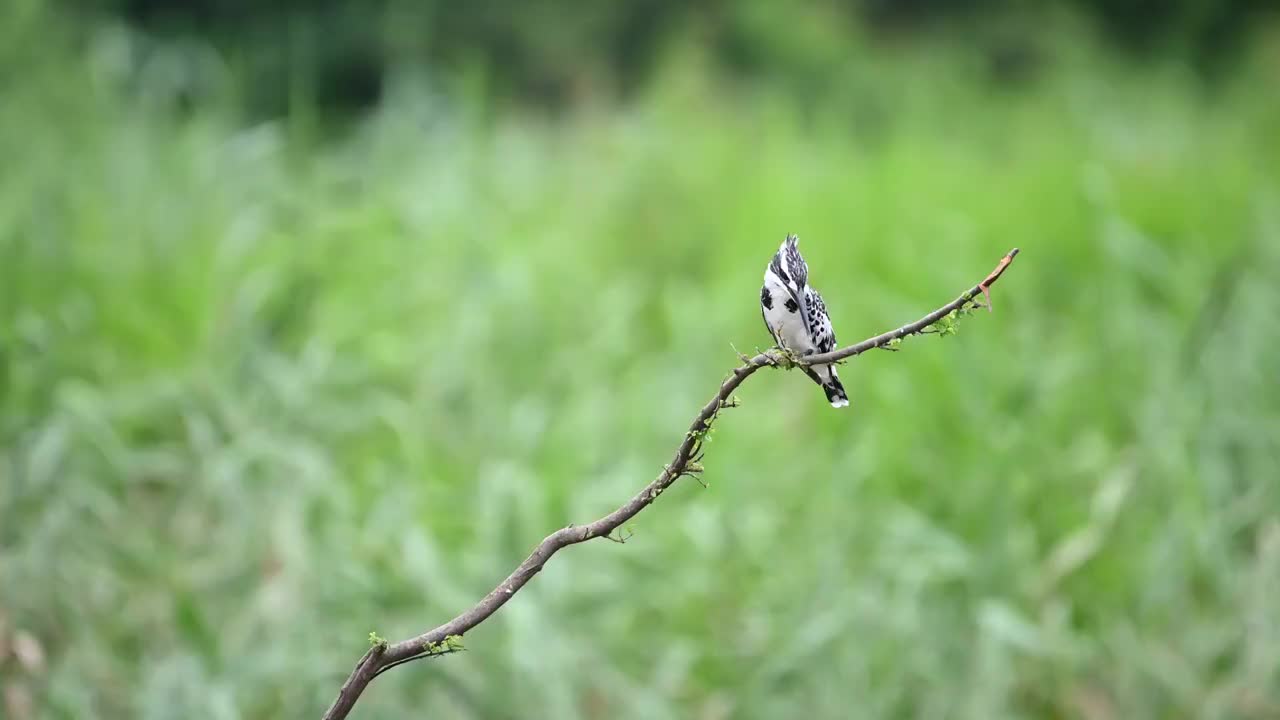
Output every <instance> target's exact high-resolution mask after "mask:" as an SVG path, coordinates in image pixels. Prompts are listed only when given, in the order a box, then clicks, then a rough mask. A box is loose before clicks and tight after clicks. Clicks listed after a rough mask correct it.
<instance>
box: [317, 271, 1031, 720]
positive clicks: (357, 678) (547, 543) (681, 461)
mask: <svg viewBox="0 0 1280 720" xmlns="http://www.w3.org/2000/svg"><path fill="white" fill-rule="evenodd" d="M1017 254H1018V249H1017V248H1014V249H1013V250H1010V251H1009V254H1007V255H1005V256H1004V258H1002V259H1001V261H1000V264H999V265H997V266H996V269H995V270H992V271H991V273H990V274H989V275H987V277H986V279H985V280H983V281H982V282H980V283H978V284H977V285H975V286H973V287H972V288H970V289H969V290H966V291H965V292H964V293H963V294H961V295H960V297H958V298H956V299H955V300H953V301H952V302H950V303H948V304H947V305H944V306H943V307H940V308H938V309H937V310H934V311H933V312H931V313H929V314H928V315H926V316H924V317H923V318H921V319H919V320H917V321H915V322H913V323H911V324H909V325H903V326H902V327H900V328H898V329H897V330H892V331H890V332H887V333H883V334H881V335H877V336H875V337H873V338H869V339H867V340H863V341H862V342H860V343H858V344H856V345H850V346H848V347H845V348H841V349H839V350H834V351H832V352H829V353H824V354H821V355H807V356H804V357H802V358H798V359H796V360H795V363H797V364H801V365H813V364H818V363H830V362H836V361H839V360H844V359H846V358H850V357H853V356H855V355H861V354H862V353H864V352H866V351H868V350H872V349H875V348H879V347H886V346H888V345H889V344H890V343H891V342H893V341H894V340H900V339H902V338H904V337H907V336H909V335H918V334H920V333H922V332H924V331H925V330H926V329H927V328H929V327H930V326H931V325H933V324H934V323H937V322H938V321H939V320H941V319H943V318H945V317H947V316H948V315H950V314H951V313H952V312H954V311H957V310H964V309H968V308H971V307H978V306H979V305H978V303H976V302H975V301H974V298H976V297H977V296H978V295H979V294H982V295H984V296H987V300H988V304H987V305H986V307H988V308H990V296H989V295H988V292H987V291H988V288H990V286H991V285H992V284H993V283H995V281H996V280H999V279H1000V276H1001V275H1002V274H1003V273H1004V270H1005V268H1006V267H1008V265H1009V263H1010V262H1011V261H1012V260H1013V258H1014V256H1016V255H1017ZM778 364H779V358H778V356H777V355H776V354H774V353H771V352H764V353H758V354H756V355H755V356H754V357H750V358H747V357H745V356H744V357H743V364H742V365H740V366H738V367H736V368H734V369H733V371H732V372H731V373H730V375H729V377H727V378H726V379H725V380H724V382H722V383H721V384H720V389H719V390H718V391H716V394H715V397H713V398H711V400H710V401H708V402H707V404H706V405H704V406H703V407H702V409H701V410H700V411H699V412H698V415H697V416H696V417H695V418H694V419H693V423H691V424H690V425H689V431H688V432H686V433H685V435H684V440H682V441H681V443H680V446H679V447H678V448H676V452H675V456H674V457H673V458H672V460H671V462H670V463H669V464H668V465H667V466H666V467H664V468H663V469H662V472H661V473H659V474H658V477H657V478H656V479H654V481H653V482H651V483H649V485H648V486H646V487H645V488H644V489H643V490H641V491H640V492H639V493H637V494H636V495H635V496H634V497H632V498H631V499H630V500H628V501H627V502H626V504H624V505H623V506H622V507H620V508H618V509H617V510H614V511H613V512H611V513H609V514H608V515H605V516H604V517H602V518H600V519H599V520H596V521H595V522H592V523H590V524H588V525H569V526H567V527H564V528H561V529H559V530H557V531H555V532H553V533H551V534H550V535H548V536H547V537H546V538H544V539H543V540H542V542H541V543H538V546H537V547H536V548H534V550H533V554H531V555H529V557H527V558H525V560H524V562H522V563H520V565H519V567H517V568H516V569H515V571H514V572H512V573H511V574H510V575H508V576H507V579H506V580H503V581H502V582H501V583H500V584H499V585H498V586H497V587H496V588H494V589H493V590H492V591H490V592H489V594H488V595H485V596H484V598H483V599H482V600H480V602H478V603H476V604H475V605H474V606H473V607H472V608H471V609H469V610H467V611H466V612H464V613H462V614H461V615H459V616H457V617H455V618H454V619H452V620H450V621H449V622H447V623H445V624H443V625H441V626H439V627H437V628H435V629H434V630H430V631H428V632H425V633H423V634H421V635H419V636H417V637H414V638H410V639H408V640H402V641H400V642H398V643H393V644H389V643H387V642H386V641H384V640H382V639H381V638H376V636H371V637H375V638H376V642H375V644H374V646H373V647H371V648H370V649H369V651H368V652H366V653H365V654H364V657H362V658H360V661H359V662H358V663H356V667H355V669H354V670H352V671H351V675H350V677H348V678H347V681H346V682H344V683H343V684H342V689H341V690H339V692H338V697H337V699H335V700H334V701H333V705H331V706H330V707H329V709H328V711H326V712H325V714H324V720H342V719H343V718H346V717H347V714H348V713H350V712H351V708H352V707H353V706H354V705H355V703H356V700H358V699H359V698H360V694H361V693H362V692H364V689H365V688H366V687H367V686H368V685H369V683H370V682H371V681H372V680H373V678H374V677H376V676H377V675H379V674H381V673H382V672H383V671H385V670H388V669H390V668H391V667H392V666H395V665H401V664H403V663H406V662H409V661H411V660H417V659H420V658H424V657H433V656H436V655H439V654H441V650H440V649H441V648H454V647H460V643H458V642H457V638H460V637H461V636H462V635H465V634H466V633H467V632H468V631H470V630H471V629H472V628H474V627H476V626H477V625H479V624H480V623H482V622H484V621H485V620H487V619H488V618H489V616H490V615H493V614H494V613H495V612H497V611H498V609H499V608H501V607H502V606H503V605H505V604H506V603H507V601H508V600H510V599H511V598H512V596H514V595H515V594H516V593H517V592H519V591H520V589H521V588H523V587H524V586H525V584H526V583H528V582H529V581H530V580H532V579H533V576H534V575H537V574H538V572H539V571H541V570H542V568H543V566H545V565H546V564H547V561H548V560H550V559H551V556H552V555H555V554H556V553H557V552H559V551H560V550H563V549H564V548H566V547H569V546H570V545H576V544H578V543H582V542H586V541H587V540H591V539H593V538H601V537H602V538H608V537H609V535H610V533H612V532H613V531H614V530H616V529H617V528H618V527H619V526H621V525H622V524H623V523H625V522H626V521H628V520H630V519H631V518H633V517H635V516H636V515H637V514H638V513H639V512H640V511H641V510H643V509H645V508H646V507H648V506H649V505H650V504H651V503H652V502H653V501H654V500H657V499H658V496H660V495H662V493H663V492H665V491H666V489H667V488H669V487H671V485H672V484H673V483H675V481H676V480H679V479H680V478H681V477H683V476H685V475H690V476H692V477H695V478H696V477H697V473H699V472H701V469H702V468H701V466H699V465H698V461H699V459H700V458H701V452H702V444H703V440H704V439H705V438H706V434H707V432H708V431H710V430H711V425H712V423H714V422H715V420H716V418H717V417H718V416H719V414H720V411H721V410H722V409H724V408H729V407H735V406H736V405H737V401H736V399H734V398H733V391H734V390H736V389H737V388H738V386H739V385H741V384H742V383H743V381H744V380H746V379H747V378H748V377H750V376H751V375H752V374H753V373H755V372H756V371H757V370H759V369H760V368H762V367H770V366H776V365H778Z"/></svg>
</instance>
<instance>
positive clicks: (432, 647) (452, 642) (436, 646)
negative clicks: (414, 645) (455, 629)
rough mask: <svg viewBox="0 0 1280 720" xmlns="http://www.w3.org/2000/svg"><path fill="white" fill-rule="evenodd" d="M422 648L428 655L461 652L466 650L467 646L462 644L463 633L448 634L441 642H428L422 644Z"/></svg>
mask: <svg viewBox="0 0 1280 720" xmlns="http://www.w3.org/2000/svg"><path fill="white" fill-rule="evenodd" d="M422 649H423V650H424V651H425V652H426V653H427V654H428V655H448V654H449V653H455V652H460V651H462V650H466V649H467V648H466V646H464V645H463V644H462V636H461V635H447V636H445V639H444V640H442V641H440V642H426V643H423V644H422Z"/></svg>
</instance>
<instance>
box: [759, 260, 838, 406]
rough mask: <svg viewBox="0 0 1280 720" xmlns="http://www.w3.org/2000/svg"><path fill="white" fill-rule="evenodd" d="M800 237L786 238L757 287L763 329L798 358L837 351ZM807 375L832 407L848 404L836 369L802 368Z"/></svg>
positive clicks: (824, 306) (831, 365)
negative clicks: (814, 286)
mask: <svg viewBox="0 0 1280 720" xmlns="http://www.w3.org/2000/svg"><path fill="white" fill-rule="evenodd" d="M799 242H800V238H798V237H796V236H795V235H788V236H787V239H786V240H783V241H782V246H781V247H779V248H778V252H777V253H775V254H774V256H773V259H772V260H770V261H769V266H768V267H767V268H765V270H764V287H762V288H760V312H761V314H763V315H764V324H765V327H767V328H769V334H770V335H773V341H774V342H776V343H777V344H778V347H781V348H785V349H787V350H790V351H792V352H795V353H797V354H799V355H809V354H812V353H824V352H830V351H832V350H834V349H835V348H836V333H835V330H833V329H832V327H831V318H829V317H827V306H826V304H825V303H823V302H822V296H821V295H819V294H818V291H817V290H814V289H813V288H811V287H809V266H808V265H805V262H804V258H802V257H800V250H799V248H797V247H796V244H797V243H799ZM802 368H803V370H804V372H805V374H806V375H808V376H809V377H810V378H812V379H813V381H814V382H816V383H818V384H819V385H821V386H822V390H823V392H825V393H826V394H827V401H828V402H830V403H831V406H832V407H838V408H842V407H845V406H847V405H848V404H849V396H848V395H845V392H844V386H843V385H841V384H840V377H839V376H838V375H836V366H835V365H834V364H829V365H813V366H802Z"/></svg>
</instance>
